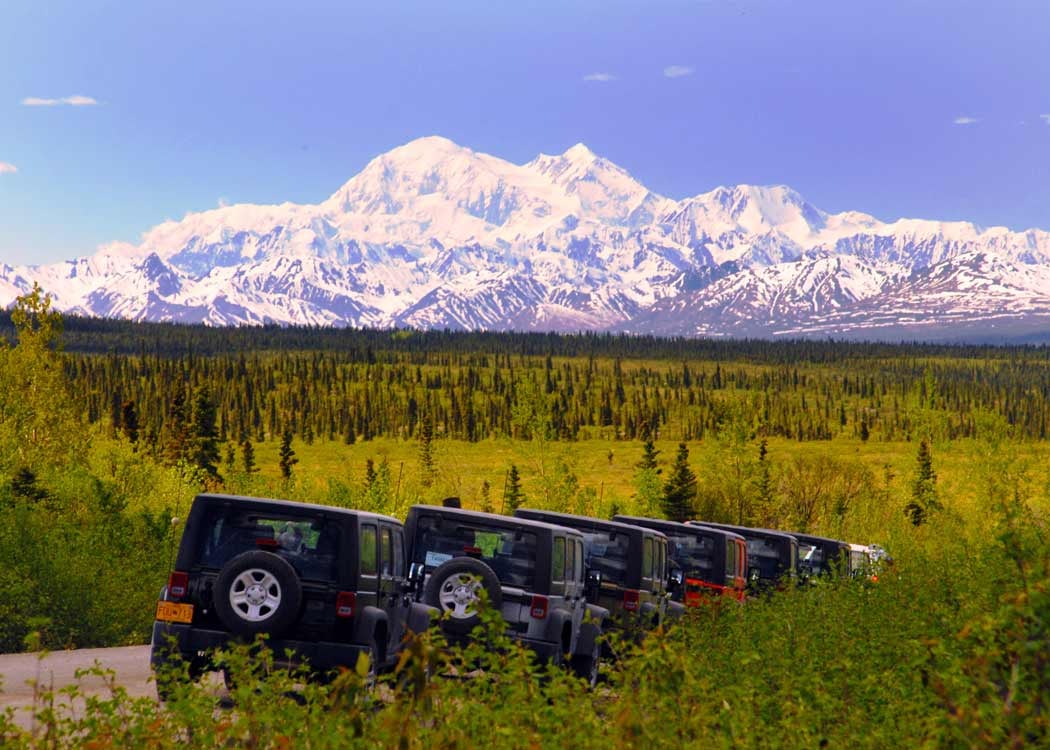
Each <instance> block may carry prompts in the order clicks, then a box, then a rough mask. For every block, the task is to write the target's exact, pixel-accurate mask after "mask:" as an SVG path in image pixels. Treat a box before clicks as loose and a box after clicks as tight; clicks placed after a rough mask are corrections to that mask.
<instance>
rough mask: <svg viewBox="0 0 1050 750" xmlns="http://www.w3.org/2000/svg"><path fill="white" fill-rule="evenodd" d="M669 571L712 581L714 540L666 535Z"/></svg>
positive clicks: (713, 573) (713, 572)
mask: <svg viewBox="0 0 1050 750" xmlns="http://www.w3.org/2000/svg"><path fill="white" fill-rule="evenodd" d="M667 544H668V554H669V556H670V562H671V570H680V571H682V573H683V574H684V575H685V576H686V577H687V578H688V577H692V578H699V579H701V580H704V581H714V578H715V577H716V576H717V573H716V571H715V540H714V539H711V538H710V537H704V536H695V535H692V534H675V533H668V534H667Z"/></svg>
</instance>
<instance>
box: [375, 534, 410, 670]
mask: <svg viewBox="0 0 1050 750" xmlns="http://www.w3.org/2000/svg"><path fill="white" fill-rule="evenodd" d="M405 581H406V574H405V537H404V531H403V530H402V529H401V527H399V526H396V525H394V524H392V523H388V522H385V521H381V522H380V523H379V581H378V592H379V595H378V602H379V603H378V605H377V606H378V607H379V608H380V609H382V610H384V611H385V612H386V614H387V636H388V643H387V644H386V645H387V649H386V653H388V654H393V653H395V652H396V651H397V649H398V647H399V646H400V645H401V639H402V638H404V635H405V622H406V621H407V619H408V610H409V607H410V606H411V600H410V599H409V597H408V596H406V595H405Z"/></svg>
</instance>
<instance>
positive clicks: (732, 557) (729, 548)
mask: <svg viewBox="0 0 1050 750" xmlns="http://www.w3.org/2000/svg"><path fill="white" fill-rule="evenodd" d="M736 556H737V548H736V542H732V543H730V544H727V545H726V577H727V578H732V577H733V576H735V575H736Z"/></svg>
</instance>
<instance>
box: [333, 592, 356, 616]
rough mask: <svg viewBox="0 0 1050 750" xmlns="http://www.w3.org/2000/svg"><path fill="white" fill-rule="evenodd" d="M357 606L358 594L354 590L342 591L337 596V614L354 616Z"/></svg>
mask: <svg viewBox="0 0 1050 750" xmlns="http://www.w3.org/2000/svg"><path fill="white" fill-rule="evenodd" d="M356 608H357V594H355V593H354V592H353V591H340V592H339V593H338V594H337V595H336V597H335V616H336V617H353V616H354V610H355V609H356Z"/></svg>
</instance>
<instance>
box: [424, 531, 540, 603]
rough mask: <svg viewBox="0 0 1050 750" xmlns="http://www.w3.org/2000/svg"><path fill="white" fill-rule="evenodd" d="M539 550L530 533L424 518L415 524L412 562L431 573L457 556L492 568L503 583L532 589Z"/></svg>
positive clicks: (533, 536) (534, 536)
mask: <svg viewBox="0 0 1050 750" xmlns="http://www.w3.org/2000/svg"><path fill="white" fill-rule="evenodd" d="M536 547H537V543H536V535H535V534H534V533H532V532H529V531H520V530H517V529H499V528H492V527H485V526H480V525H475V524H471V523H466V522H463V521H460V520H458V519H450V518H442V517H440V516H437V517H435V516H423V517H421V518H420V519H419V522H418V523H417V525H416V539H415V544H413V545H412V555H413V557H412V562H415V563H422V564H423V565H424V567H425V570H426V571H427V572H428V573H429V572H431V571H432V570H433V569H434V568H436V567H437V566H438V565H441V563H443V562H445V561H446V560H451V559H452V558H454V557H473V558H475V559H477V560H481V561H482V562H484V563H485V564H486V565H488V566H489V567H490V568H492V570H493V572H495V574H496V576H497V577H498V578H499V580H500V582H501V583H503V584H506V585H508V586H518V587H520V588H525V589H529V588H532V587H533V584H534V583H535V578H536V570H535V567H536V566H535V562H536Z"/></svg>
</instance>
